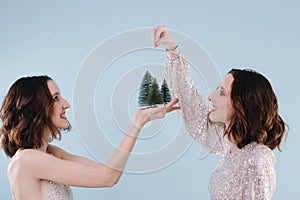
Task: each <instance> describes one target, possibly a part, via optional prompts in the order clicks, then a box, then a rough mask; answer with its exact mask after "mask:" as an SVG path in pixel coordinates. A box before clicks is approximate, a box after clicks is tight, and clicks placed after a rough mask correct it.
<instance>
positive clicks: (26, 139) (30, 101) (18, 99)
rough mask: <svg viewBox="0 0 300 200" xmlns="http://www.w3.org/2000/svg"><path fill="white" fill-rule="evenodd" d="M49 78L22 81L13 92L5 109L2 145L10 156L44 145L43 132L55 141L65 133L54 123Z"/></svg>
mask: <svg viewBox="0 0 300 200" xmlns="http://www.w3.org/2000/svg"><path fill="white" fill-rule="evenodd" d="M49 80H52V79H51V78H50V77H48V76H32V77H23V78H20V79H18V80H17V81H16V82H15V83H14V84H13V85H12V86H11V87H10V89H9V91H8V93H7V95H6V96H5V98H4V101H3V104H2V107H1V110H0V112H1V120H2V127H1V137H2V138H1V146H2V148H3V149H4V152H5V154H6V155H7V156H9V157H12V156H14V155H15V153H16V151H17V150H18V149H19V148H21V147H22V148H25V149H32V148H39V147H41V146H42V145H43V131H44V130H45V128H48V129H49V130H50V132H51V137H52V138H60V137H61V133H60V131H59V129H58V128H56V127H55V125H54V124H53V123H52V120H51V114H52V110H53V103H54V100H53V97H52V95H51V94H50V91H49V89H48V86H47V81H49Z"/></svg>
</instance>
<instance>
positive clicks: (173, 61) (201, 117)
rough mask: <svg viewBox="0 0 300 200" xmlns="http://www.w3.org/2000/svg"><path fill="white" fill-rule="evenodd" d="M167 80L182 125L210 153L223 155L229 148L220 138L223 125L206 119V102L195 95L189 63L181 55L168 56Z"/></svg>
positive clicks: (207, 108) (226, 142) (207, 111)
mask: <svg viewBox="0 0 300 200" xmlns="http://www.w3.org/2000/svg"><path fill="white" fill-rule="evenodd" d="M166 80H167V83H168V86H169V88H170V92H171V95H172V97H173V98H174V97H178V98H179V102H180V107H181V112H182V117H183V120H184V123H185V127H186V129H187V131H188V132H189V134H190V135H191V137H192V138H193V139H195V140H196V141H198V142H199V143H201V144H202V145H203V146H204V147H205V148H206V149H207V150H209V151H210V152H212V153H216V154H220V155H222V154H224V153H225V152H226V151H227V150H228V149H229V141H228V140H227V139H225V138H224V137H223V133H224V124H223V123H212V122H210V121H209V120H208V113H209V102H208V100H207V99H206V98H205V97H203V96H201V95H199V94H198V90H197V88H196V85H195V84H194V82H193V81H192V79H191V77H190V72H189V64H188V62H187V61H186V59H185V58H184V57H183V56H182V55H180V56H178V57H176V58H170V57H167V63H166Z"/></svg>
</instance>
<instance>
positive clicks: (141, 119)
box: [131, 111, 147, 129]
mask: <svg viewBox="0 0 300 200" xmlns="http://www.w3.org/2000/svg"><path fill="white" fill-rule="evenodd" d="M131 123H132V124H133V125H134V126H135V127H136V128H138V129H141V128H142V127H143V126H144V125H145V124H146V123H147V119H146V116H144V115H143V114H142V113H141V112H140V111H138V112H136V113H135V114H134V116H133V118H132V121H131Z"/></svg>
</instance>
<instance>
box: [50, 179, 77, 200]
mask: <svg viewBox="0 0 300 200" xmlns="http://www.w3.org/2000/svg"><path fill="white" fill-rule="evenodd" d="M49 200H73V193H72V190H71V188H70V187H69V186H66V185H62V184H59V183H55V182H52V181H50V192H49Z"/></svg>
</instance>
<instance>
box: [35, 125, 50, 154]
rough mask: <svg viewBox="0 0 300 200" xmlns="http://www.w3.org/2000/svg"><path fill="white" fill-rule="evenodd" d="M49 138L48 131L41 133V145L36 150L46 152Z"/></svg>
mask: <svg viewBox="0 0 300 200" xmlns="http://www.w3.org/2000/svg"><path fill="white" fill-rule="evenodd" d="M49 138H50V132H49V130H45V131H44V133H43V138H42V141H43V144H42V146H41V147H40V148H38V149H37V150H39V151H43V152H47V148H48V143H49Z"/></svg>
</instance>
